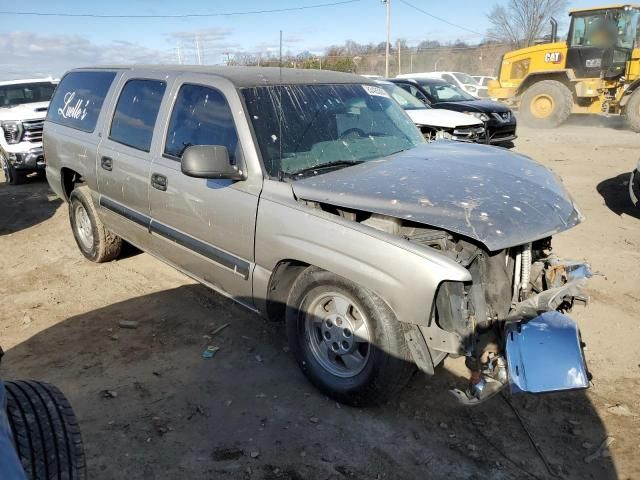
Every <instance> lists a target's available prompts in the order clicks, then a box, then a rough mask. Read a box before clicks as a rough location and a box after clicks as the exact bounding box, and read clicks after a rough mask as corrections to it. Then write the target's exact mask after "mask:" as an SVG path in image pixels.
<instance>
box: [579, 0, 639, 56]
mask: <svg viewBox="0 0 640 480" xmlns="http://www.w3.org/2000/svg"><path fill="white" fill-rule="evenodd" d="M638 17H640V10H636V9H626V8H625V9H615V10H600V11H598V12H594V13H591V14H586V15H575V16H574V17H573V25H572V28H571V46H572V47H598V48H612V47H618V48H624V49H632V48H633V45H634V42H636V37H637V36H638Z"/></svg>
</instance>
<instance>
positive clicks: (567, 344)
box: [505, 311, 589, 393]
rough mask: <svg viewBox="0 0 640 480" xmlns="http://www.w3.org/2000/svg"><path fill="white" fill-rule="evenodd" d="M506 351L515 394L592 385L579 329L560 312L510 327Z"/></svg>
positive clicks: (549, 313) (572, 388)
mask: <svg viewBox="0 0 640 480" xmlns="http://www.w3.org/2000/svg"><path fill="white" fill-rule="evenodd" d="M505 351H506V355H507V365H508V369H507V372H508V379H509V383H510V385H511V392H512V393H518V392H529V393H542V392H555V391H560V390H574V389H580V388H587V387H588V386H589V375H588V373H587V367H586V363H585V360H584V355H583V353H582V344H581V340H580V332H579V330H578V326H577V325H576V323H575V322H574V321H573V320H572V319H571V318H569V317H568V316H566V315H563V314H562V313H560V312H558V311H550V312H545V313H543V314H542V315H539V316H537V317H534V318H532V319H531V320H529V321H526V322H515V323H510V324H507V328H506V348H505Z"/></svg>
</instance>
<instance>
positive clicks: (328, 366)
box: [305, 292, 371, 378]
mask: <svg viewBox="0 0 640 480" xmlns="http://www.w3.org/2000/svg"><path fill="white" fill-rule="evenodd" d="M305 330H306V337H307V341H308V342H309V347H310V350H311V353H312V355H313V357H314V358H315V359H316V360H317V361H318V363H319V364H320V365H321V366H322V368H324V369H325V370H326V371H327V372H329V373H331V374H332V375H335V376H337V377H341V378H351V377H354V376H356V375H358V374H359V373H360V372H362V370H364V368H365V366H366V365H367V362H368V360H369V357H370V354H371V345H370V340H371V336H370V333H369V327H368V319H367V318H366V316H365V315H364V314H363V313H362V311H361V309H360V308H359V307H358V306H357V305H356V304H355V302H354V301H353V300H351V299H350V298H348V297H347V296H346V295H343V294H341V293H337V292H330V293H323V294H321V295H319V296H317V297H316V298H314V299H312V300H311V302H310V303H309V308H308V309H307V313H305Z"/></svg>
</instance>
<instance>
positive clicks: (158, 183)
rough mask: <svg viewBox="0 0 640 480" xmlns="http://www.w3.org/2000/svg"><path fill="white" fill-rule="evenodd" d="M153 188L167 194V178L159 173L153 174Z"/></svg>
mask: <svg viewBox="0 0 640 480" xmlns="http://www.w3.org/2000/svg"><path fill="white" fill-rule="evenodd" d="M151 186H152V187H153V188H155V189H157V190H161V191H163V192H165V191H166V190H167V177H165V176H164V175H160V174H159V173H152V174H151Z"/></svg>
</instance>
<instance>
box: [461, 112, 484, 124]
mask: <svg viewBox="0 0 640 480" xmlns="http://www.w3.org/2000/svg"><path fill="white" fill-rule="evenodd" d="M462 113H466V114H468V115H473V116H474V117H476V118H477V119H478V120H480V121H481V122H486V121H487V120H489V116H488V115H487V114H485V113H482V112H462Z"/></svg>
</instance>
